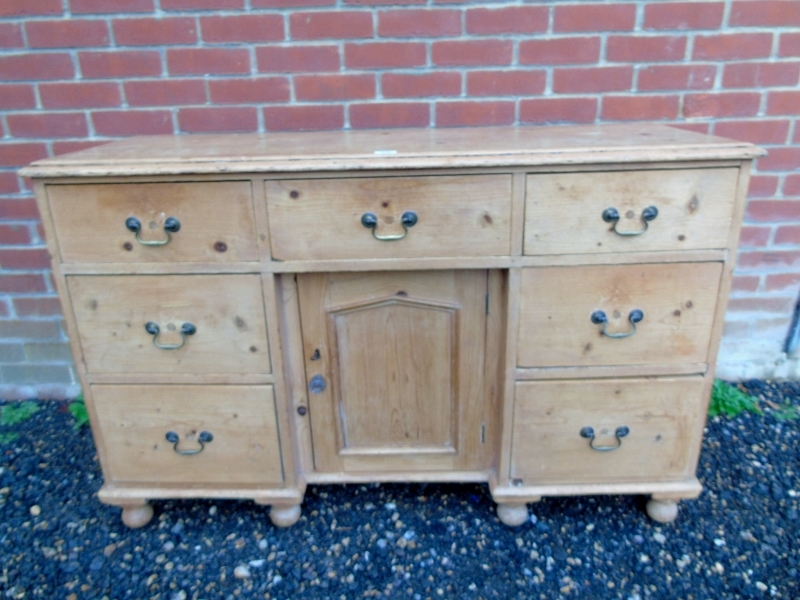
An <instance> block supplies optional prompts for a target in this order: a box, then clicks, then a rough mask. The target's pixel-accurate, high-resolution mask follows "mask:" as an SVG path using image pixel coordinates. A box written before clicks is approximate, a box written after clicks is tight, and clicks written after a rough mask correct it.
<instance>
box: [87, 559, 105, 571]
mask: <svg viewBox="0 0 800 600" xmlns="http://www.w3.org/2000/svg"><path fill="white" fill-rule="evenodd" d="M105 562H106V559H105V558H103V557H102V556H95V557H94V558H93V559H92V562H91V564H90V565H89V570H90V571H99V570H100V569H102V568H103V565H104V564H105Z"/></svg>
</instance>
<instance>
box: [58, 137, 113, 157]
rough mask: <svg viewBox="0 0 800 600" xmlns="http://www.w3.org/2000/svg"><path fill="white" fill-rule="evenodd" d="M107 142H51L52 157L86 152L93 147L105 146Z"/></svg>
mask: <svg viewBox="0 0 800 600" xmlns="http://www.w3.org/2000/svg"><path fill="white" fill-rule="evenodd" d="M107 143H108V142H107V141H99V142H90V141H74V140H73V141H64V142H53V156H60V155H62V154H69V153H71V152H78V151H79V150H88V149H89V148H94V147H95V146H102V145H103V144H107Z"/></svg>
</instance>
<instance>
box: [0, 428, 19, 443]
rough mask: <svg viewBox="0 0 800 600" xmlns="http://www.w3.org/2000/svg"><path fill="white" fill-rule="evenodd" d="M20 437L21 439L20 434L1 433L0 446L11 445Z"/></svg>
mask: <svg viewBox="0 0 800 600" xmlns="http://www.w3.org/2000/svg"><path fill="white" fill-rule="evenodd" d="M18 437H19V434H18V433H14V432H13V431H12V432H8V433H0V446H3V445H5V444H10V443H11V442H13V441H14V440H15V439H17V438H18Z"/></svg>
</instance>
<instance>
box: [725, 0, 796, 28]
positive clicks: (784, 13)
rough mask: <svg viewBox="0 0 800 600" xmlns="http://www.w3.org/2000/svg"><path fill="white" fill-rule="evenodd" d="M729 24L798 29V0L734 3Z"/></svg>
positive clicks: (762, 0)
mask: <svg viewBox="0 0 800 600" xmlns="http://www.w3.org/2000/svg"><path fill="white" fill-rule="evenodd" d="M728 24H729V25H733V26H736V25H743V26H745V27H759V26H760V27H792V26H795V27H796V26H798V25H800V8H798V5H797V1H796V0H789V1H787V0H759V1H758V2H753V1H752V0H747V1H746V2H734V3H733V4H732V5H731V14H730V16H729V17H728Z"/></svg>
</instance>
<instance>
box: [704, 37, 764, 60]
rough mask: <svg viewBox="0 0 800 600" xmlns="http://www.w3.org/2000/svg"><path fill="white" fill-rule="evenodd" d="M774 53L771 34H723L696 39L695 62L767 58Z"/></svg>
mask: <svg viewBox="0 0 800 600" xmlns="http://www.w3.org/2000/svg"><path fill="white" fill-rule="evenodd" d="M771 51H772V34H771V33H721V34H717V35H698V36H697V37H695V38H694V52H693V55H692V58H693V59H694V60H735V59H743V58H766V57H767V56H769V55H770V52H771Z"/></svg>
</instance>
